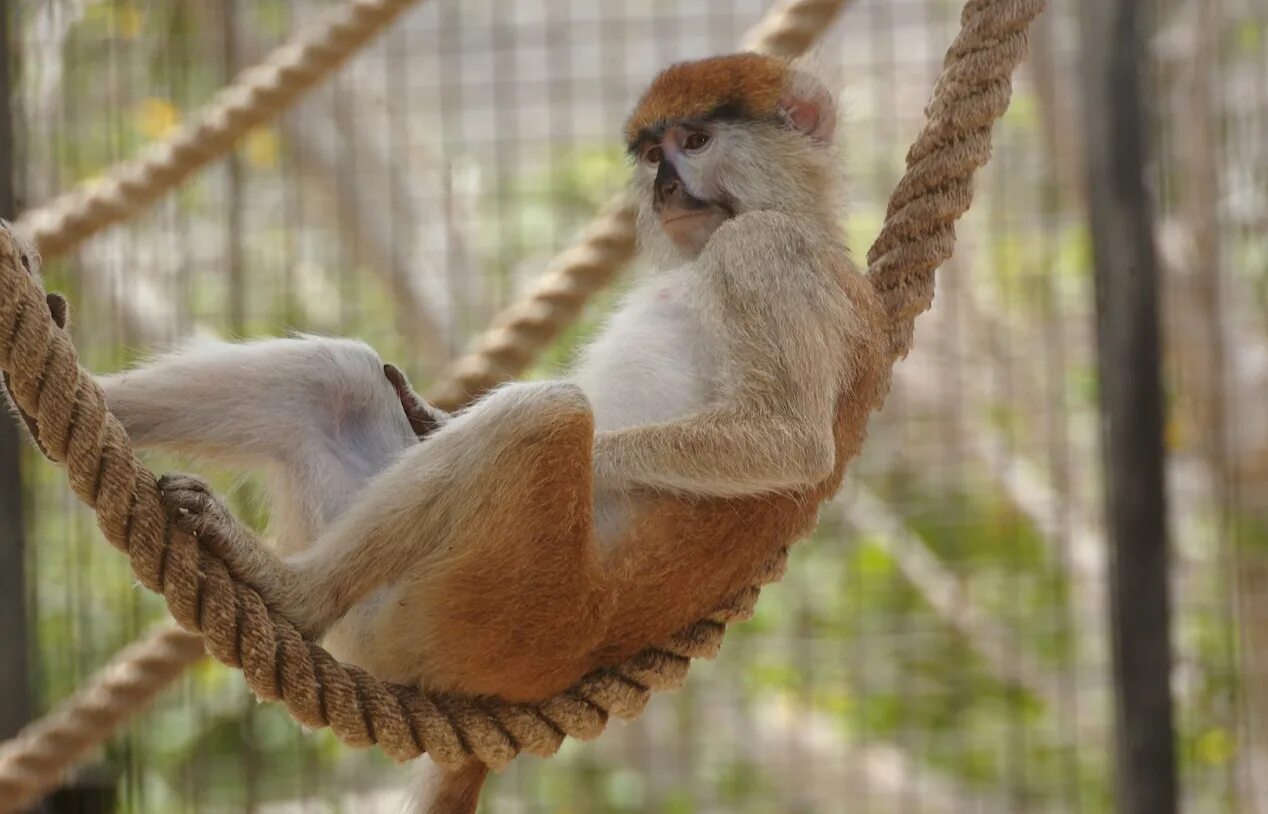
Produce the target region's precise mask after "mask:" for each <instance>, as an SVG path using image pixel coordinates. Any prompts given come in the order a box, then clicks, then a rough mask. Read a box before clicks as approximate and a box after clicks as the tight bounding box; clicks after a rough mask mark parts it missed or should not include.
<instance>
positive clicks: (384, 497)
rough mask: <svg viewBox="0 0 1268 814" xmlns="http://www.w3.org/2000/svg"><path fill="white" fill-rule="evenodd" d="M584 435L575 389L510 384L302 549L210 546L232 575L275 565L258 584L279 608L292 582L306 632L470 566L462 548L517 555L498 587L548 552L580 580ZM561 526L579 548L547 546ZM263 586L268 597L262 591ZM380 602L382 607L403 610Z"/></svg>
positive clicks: (490, 557) (585, 532)
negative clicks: (268, 558) (400, 588)
mask: <svg viewBox="0 0 1268 814" xmlns="http://www.w3.org/2000/svg"><path fill="white" fill-rule="evenodd" d="M592 440H593V420H592V418H591V415H590V410H589V405H588V403H587V402H586V399H585V396H584V395H583V394H582V393H581V391H580V390H578V389H577V388H576V387H574V386H572V385H568V384H562V383H551V382H547V383H532V384H518V385H511V386H509V387H505V388H502V389H500V390H498V391H495V392H493V393H491V394H490V395H488V396H487V397H485V399H483V400H482V401H481V402H479V403H478V404H476V405H475V406H474V407H473V408H471V409H469V410H468V411H466V412H464V413H461V414H459V415H457V416H455V417H454V418H453V419H452V420H450V421H449V422H448V423H446V424H445V425H444V426H443V427H441V428H440V429H439V430H437V431H436V432H435V433H433V434H432V435H430V436H429V437H428V438H426V439H425V440H424V441H423V442H422V443H420V444H418V445H416V446H414V447H412V448H411V449H409V450H407V451H406V452H405V453H403V454H402V456H401V457H400V460H398V461H397V462H396V463H395V464H393V465H392V466H391V467H390V468H388V469H387V470H386V471H385V472H383V473H382V474H381V475H379V476H378V477H376V478H374V479H373V480H371V481H370V482H369V483H368V484H367V486H366V487H365V488H364V489H363V490H362V491H361V492H360V493H359V494H358V496H357V497H356V499H355V500H354V502H353V503H352V505H350V506H349V507H348V510H347V511H346V512H345V513H344V514H343V515H341V516H339V517H338V518H337V519H336V520H335V521H334V522H333V524H332V525H331V527H330V529H329V530H328V531H327V532H326V533H325V534H323V535H321V537H320V538H319V539H318V540H317V541H316V542H315V543H314V544H313V545H312V546H310V547H309V548H308V549H307V550H305V551H303V552H301V553H299V554H296V555H294V556H293V557H289V558H287V559H286V560H285V562H284V563H283V562H282V561H280V560H276V559H274V560H273V561H272V563H273V564H272V565H271V566H268V567H266V568H264V569H261V567H260V565H259V564H260V559H259V555H258V552H257V551H256V550H255V547H254V546H251V547H250V549H251V550H249V551H242V552H234V551H232V550H230V551H222V552H220V553H221V554H222V556H224V557H225V558H226V559H227V560H229V561H230V564H231V567H235V566H234V565H233V561H234V560H235V559H239V560H240V561H241V565H239V566H236V567H237V569H238V570H241V571H243V572H252V573H261V572H262V570H263V571H267V570H268V569H269V568H275V569H280V571H279V572H276V573H275V574H274V575H273V576H272V577H269V576H268V575H267V574H266V575H265V582H266V584H264V585H261V586H258V587H261V590H262V592H263V593H265V594H266V597H265V598H266V600H269V601H276V602H277V603H279V604H281V605H282V606H283V607H285V604H286V603H288V602H290V601H291V599H292V598H294V597H293V596H292V594H291V588H292V586H294V588H295V589H296V590H298V591H299V592H300V595H299V597H298V600H299V601H298V602H297V603H295V604H293V605H292V606H291V607H289V608H285V610H286V612H287V613H288V615H291V616H292V617H293V618H295V619H296V621H301V622H302V625H303V626H304V627H305V628H306V629H309V630H312V631H316V632H320V631H324V630H325V629H326V628H327V627H328V626H329V625H330V624H331V623H333V622H334V621H335V620H337V619H339V618H340V617H341V616H343V615H344V614H345V613H347V611H348V610H349V609H350V608H351V607H352V606H353V605H355V604H357V603H358V602H360V601H362V600H363V599H365V598H366V597H367V596H368V595H369V594H371V593H372V592H375V591H378V590H379V589H382V588H385V587H388V586H392V585H394V584H398V583H399V584H402V585H404V584H409V585H411V586H413V587H411V588H410V590H411V591H414V590H418V591H423V590H431V589H433V588H435V587H436V585H437V581H438V580H440V579H442V577H443V575H444V574H446V573H450V572H453V571H454V570H455V569H459V568H469V567H471V563H469V562H468V561H467V560H466V559H465V557H466V556H467V554H468V553H469V552H470V551H473V550H476V551H480V552H483V553H482V555H481V556H483V557H484V558H485V560H486V561H487V562H488V563H489V565H490V568H492V569H494V570H498V571H499V573H500V563H501V562H505V561H507V560H508V558H511V559H514V558H516V557H518V558H519V560H518V561H517V562H518V564H516V565H513V566H508V567H514V568H516V569H519V571H520V573H518V574H516V573H511V574H507V575H506V576H505V580H506V581H507V583H508V584H509V583H510V582H512V581H514V580H516V579H520V578H523V577H525V576H528V575H531V574H533V573H534V569H535V568H540V567H546V566H550V567H552V568H554V567H556V564H555V563H554V560H552V557H561V558H565V559H569V565H568V567H566V568H565V567H563V566H560V568H562V570H564V571H566V572H567V571H571V573H563V574H561V575H558V578H559V579H562V580H563V581H564V582H569V581H571V580H574V579H576V578H589V576H591V575H592V572H593V571H594V570H595V567H597V566H595V567H592V566H594V563H593V562H590V561H587V562H585V563H580V562H575V561H574V560H576V558H577V557H578V556H582V555H584V556H589V557H591V558H593V551H592V548H593V546H592V545H591V543H590V540H589V529H590V515H591V491H590V489H591V487H590V481H591V472H590V445H591V443H592ZM560 535H563V536H565V537H567V538H568V540H569V543H570V544H571V543H573V542H574V541H583V542H584V545H582V544H581V543H577V544H575V545H572V546H571V547H568V546H563V545H560V546H555V547H554V548H551V547H550V545H549V541H550V540H552V539H555V538H557V537H560ZM528 538H531V539H528ZM574 549H575V550H574ZM578 552H581V554H579V553H578ZM498 578H499V579H501V578H502V577H501V576H499V577H498ZM270 584H272V585H276V587H277V591H276V593H277V594H278V595H277V596H272V597H271V596H269V595H268V594H269V588H270ZM455 590H457V589H455ZM390 604H391V607H390V608H388V609H387V610H386V611H385V612H388V613H395V612H397V611H395V610H394V609H395V608H397V607H403V606H398V605H397V604H396V603H390ZM363 666H366V667H367V668H368V667H369V666H370V665H369V664H364V665H363Z"/></svg>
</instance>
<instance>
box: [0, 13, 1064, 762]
mask: <svg viewBox="0 0 1268 814" xmlns="http://www.w3.org/2000/svg"><path fill="white" fill-rule="evenodd" d="M1043 5H1044V2H1043V0H970V2H969V3H968V4H967V5H966V7H965V11H964V14H963V16H962V23H963V31H962V32H961V34H960V36H959V37H958V38H957V39H956V41H955V43H954V44H953V46H952V48H951V50H950V51H949V53H948V56H947V61H946V64H945V67H944V71H943V75H942V78H941V79H940V80H939V82H938V84H937V85H936V87H935V91H934V96H933V99H932V101H931V102H930V104H929V106H928V108H927V113H928V116H929V123H928V125H927V126H926V127H925V129H924V131H922V133H921V136H920V137H919V138H918V139H917V143H916V146H915V147H913V149H912V151H911V153H910V154H909V156H908V170H907V173H906V175H905V176H904V178H903V180H902V181H901V182H900V183H899V186H898V189H897V190H896V192H895V194H894V196H893V199H892V201H891V206H890V209H889V215H888V218H887V221H886V225H885V228H884V229H883V230H882V233H881V237H880V238H878V241H877V244H876V246H875V247H873V250H872V252H871V253H869V262H870V263H871V264H872V267H871V268H870V269H869V277H870V279H871V280H872V281H873V283H874V285H876V287H877V289H878V291H880V292H881V294H882V296H883V297H884V298H885V303H886V307H887V310H888V312H889V314H890V317H891V326H890V327H891V347H892V349H893V351H894V354H895V359H896V358H898V356H900V355H901V354H903V353H905V352H906V350H907V348H908V347H909V346H910V336H911V326H912V323H913V321H914V319H915V316H916V315H917V314H918V313H920V312H921V311H922V310H924V309H925V308H927V307H928V305H929V302H930V299H931V295H932V275H933V271H934V269H936V267H937V265H938V264H939V263H940V262H941V260H943V259H945V258H946V257H947V256H949V255H950V252H951V249H952V248H953V244H954V228H953V224H954V221H955V219H956V218H958V217H959V215H960V214H962V213H963V212H964V211H965V210H966V209H967V207H968V204H969V201H970V199H971V192H972V190H971V179H972V175H973V173H974V171H975V170H976V168H977V167H979V166H981V165H982V164H984V163H985V161H986V160H987V158H988V157H989V152H990V150H989V138H990V125H991V123H992V122H993V121H994V119H996V118H998V116H999V115H1002V113H1003V111H1004V110H1005V109H1006V107H1007V102H1008V97H1009V93H1010V82H1009V77H1010V75H1011V72H1012V70H1013V69H1014V68H1015V67H1016V65H1017V63H1018V62H1019V61H1020V59H1021V58H1022V56H1023V55H1024V52H1025V44H1026V28H1027V26H1028V24H1029V22H1030V21H1031V20H1032V19H1033V18H1034V17H1035V16H1036V15H1037V14H1038V13H1039V12H1040V11H1041V9H1042V7H1043ZM0 368H3V369H4V370H5V371H6V372H8V373H10V375H11V377H12V381H13V393H14V397H15V399H16V400H17V402H18V406H19V407H21V408H22V409H23V410H25V411H27V412H28V413H30V414H32V415H34V416H35V417H36V418H37V420H38V426H39V432H40V441H41V443H42V445H43V446H44V448H45V449H46V450H47V451H48V453H49V455H50V457H52V458H53V459H54V460H59V461H65V462H66V464H67V471H68V478H69V480H70V482H71V485H72V488H74V490H75V492H76V494H78V495H79V496H80V497H81V499H83V500H84V501H85V502H86V503H88V504H89V505H91V506H93V507H94V509H95V510H96V511H97V515H98V523H99V525H100V526H101V528H102V531H103V533H104V534H105V536H106V538H107V540H109V541H110V542H111V543H112V544H113V545H115V546H116V547H118V548H120V549H121V550H122V551H124V552H126V553H127V554H128V556H129V558H130V560H131V563H132V566H133V571H134V573H135V574H136V576H137V578H138V579H139V580H140V581H141V582H142V584H144V585H145V586H146V587H147V588H150V589H151V590H154V591H157V592H160V593H162V594H163V595H164V598H165V599H166V601H167V604H168V608H169V610H170V611H171V612H172V615H173V616H174V617H175V618H176V620H177V621H178V623H180V624H181V625H182V626H184V627H186V628H188V629H190V630H198V631H201V632H202V634H203V636H204V637H205V642H206V646H207V648H208V650H209V651H210V652H211V653H212V654H213V655H214V656H215V657H216V658H218V659H220V660H221V661H223V662H225V663H226V664H229V665H231V666H234V667H240V668H241V669H242V670H243V673H244V675H245V677H246V680H247V683H248V685H249V686H250V687H251V689H252V690H253V691H254V692H255V693H256V695H257V696H258V697H260V698H262V699H265V700H280V701H282V702H284V703H285V704H286V705H287V708H288V710H289V711H290V712H291V714H292V715H293V716H294V717H295V718H296V719H297V720H299V721H300V722H301V723H303V724H305V725H307V726H311V727H319V726H327V725H328V726H330V727H331V728H332V729H333V730H334V731H335V733H336V735H337V736H338V737H339V738H340V739H341V740H344V741H345V742H347V743H349V744H352V745H358V746H363V745H368V744H370V743H378V744H380V745H381V746H382V747H383V748H384V750H385V751H386V752H387V753H388V754H389V755H391V756H392V757H394V758H396V759H406V758H410V757H413V756H415V755H417V754H419V753H420V752H422V751H427V752H429V753H431V755H432V756H433V757H434V758H435V759H436V760H437V761H438V762H440V763H442V764H455V763H457V762H460V761H462V760H465V759H467V758H468V757H469V756H472V755H474V756H475V757H478V758H479V759H481V760H483V761H484V762H486V763H488V764H489V765H491V766H495V767H496V766H501V765H503V764H505V763H506V762H507V761H509V760H510V759H511V758H512V757H514V756H515V754H516V753H518V752H519V751H521V750H523V751H528V752H530V753H533V754H540V755H546V754H551V753H553V751H554V750H555V749H556V748H557V747H558V745H559V743H560V742H561V741H562V739H563V737H564V736H565V735H573V736H575V737H579V738H589V737H594V736H596V735H597V734H598V733H599V732H600V731H601V730H602V728H603V726H604V724H605V722H606V719H607V716H608V715H609V714H612V715H617V716H620V717H631V716H633V715H636V714H637V713H638V711H639V710H641V708H642V706H643V704H645V703H646V700H647V695H648V692H649V691H650V690H656V689H664V688H668V687H673V686H677V685H678V684H680V683H681V681H682V680H683V677H684V676H685V673H686V669H687V664H688V660H689V659H690V658H695V657H709V656H711V655H713V654H714V653H715V652H716V651H717V648H718V647H719V646H720V643H721V637H722V633H723V631H724V629H725V625H726V624H728V623H730V622H731V621H735V620H738V619H743V618H746V617H747V616H748V615H749V614H751V612H752V606H753V603H754V602H755V601H756V597H757V591H758V589H757V587H753V588H750V589H747V590H745V591H743V592H741V593H740V594H738V595H736V596H735V597H731V598H730V599H729V600H727V601H726V602H724V603H723V604H722V606H721V607H720V608H719V610H717V611H716V612H715V613H713V614H711V615H710V616H709V617H708V618H707V619H703V620H701V621H700V622H698V623H696V624H694V625H692V626H690V627H689V628H687V629H685V630H684V631H682V632H680V633H679V634H678V635H676V636H675V637H674V638H673V639H672V640H671V641H670V642H667V643H665V644H663V645H661V646H660V647H654V648H649V649H647V650H645V651H643V652H642V653H640V654H638V655H637V656H635V657H634V658H632V659H630V660H628V661H626V662H624V663H622V664H620V665H617V666H616V667H613V668H609V669H605V670H600V671H596V672H595V673H593V674H591V675H589V676H586V677H585V678H584V679H582V680H581V681H580V682H578V684H577V685H575V686H574V687H573V688H571V689H570V690H568V691H567V692H565V693H563V694H561V695H560V696H557V697H555V698H552V699H549V700H547V701H544V702H541V703H537V704H506V703H503V702H499V701H496V700H494V699H479V698H465V697H454V696H440V695H433V694H425V693H421V692H419V691H418V690H417V689H416V688H413V687H404V686H400V685H393V684H386V683H383V682H379V681H377V680H376V679H374V678H373V677H371V676H369V675H368V674H367V673H365V672H364V671H362V670H360V669H358V668H356V667H352V666H349V665H342V664H339V663H338V662H336V661H334V659H333V658H332V657H331V656H330V655H329V654H328V653H326V652H325V650H323V649H322V648H320V647H319V646H317V645H315V644H313V643H311V642H305V641H303V639H302V638H301V637H300V636H299V635H298V633H297V631H296V630H295V628H294V626H293V625H291V624H290V623H289V622H288V621H287V620H285V619H281V618H277V617H272V618H271V617H270V615H269V613H268V611H267V609H266V608H265V607H264V605H263V602H262V601H261V599H260V597H259V595H258V594H257V593H256V592H255V591H254V590H253V589H251V588H250V587H249V586H245V585H240V584H235V583H234V582H233V581H232V580H231V579H230V577H229V575H228V573H227V571H226V569H225V567H224V564H223V563H222V562H220V561H219V560H218V559H217V558H215V557H214V556H212V555H211V554H209V553H207V552H205V551H201V550H199V548H198V546H197V544H196V543H195V541H194V540H192V539H191V538H190V537H188V536H187V535H185V534H184V533H182V532H180V531H179V530H178V529H175V528H173V527H171V526H170V525H169V524H168V523H167V519H166V517H165V516H164V513H163V509H162V506H161V504H160V501H159V497H158V492H157V488H156V486H155V480H154V476H153V474H152V473H150V472H149V471H148V470H146V469H145V468H144V467H142V466H141V465H140V463H139V462H138V461H136V459H135V458H134V457H133V455H132V450H131V447H130V444H129V442H128V440H127V437H126V435H125V434H124V432H123V430H122V428H121V427H120V426H119V424H118V422H117V421H116V420H115V419H114V418H113V416H111V415H109V413H108V412H107V411H106V409H105V406H104V401H103V399H102V396H101V392H100V390H99V389H98V388H97V386H96V385H95V383H94V382H93V381H92V379H91V376H90V375H89V374H88V373H87V372H85V371H82V370H80V369H79V367H78V364H77V359H76V356H75V351H74V348H73V346H72V345H71V343H70V340H69V338H68V337H66V335H65V334H64V333H63V332H61V331H60V330H59V329H58V328H57V327H56V326H55V325H54V324H53V323H52V321H51V319H50V317H49V315H48V311H47V308H46V306H45V302H44V295H43V291H42V289H41V288H40V286H39V285H38V282H37V281H36V280H35V279H34V278H32V277H31V276H30V275H28V274H27V273H26V272H25V270H24V268H23V265H22V262H21V258H20V257H19V256H18V252H17V248H16V246H15V244H14V243H13V241H12V237H11V235H9V234H8V233H7V231H5V232H2V233H0ZM785 561H786V551H784V552H781V554H780V556H779V557H777V558H776V559H775V560H774V561H772V562H771V563H769V564H768V566H767V568H766V569H765V573H764V574H763V577H762V579H761V580H759V582H762V583H763V584H764V583H765V582H768V581H771V580H773V579H777V578H778V577H779V576H780V575H781V574H782V570H783V567H784V563H785Z"/></svg>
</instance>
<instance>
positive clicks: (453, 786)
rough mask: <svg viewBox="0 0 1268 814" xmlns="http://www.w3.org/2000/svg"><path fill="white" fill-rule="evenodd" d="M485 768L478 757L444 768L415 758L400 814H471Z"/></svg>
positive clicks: (426, 758)
mask: <svg viewBox="0 0 1268 814" xmlns="http://www.w3.org/2000/svg"><path fill="white" fill-rule="evenodd" d="M488 776H489V767H488V766H486V765H484V764H483V763H481V762H480V761H478V760H472V761H471V762H469V763H467V764H465V765H463V766H461V767H459V768H457V769H444V768H441V767H440V766H438V765H437V764H436V763H435V761H433V760H432V759H431V758H429V757H421V758H419V759H418V761H417V763H416V765H415V768H414V781H413V782H412V783H411V784H410V793H409V796H408V797H407V798H406V800H405V805H404V807H403V808H402V814H475V810H476V806H477V805H478V804H479V802H480V790H481V789H482V788H483V787H484V780H485V778H486V777H488Z"/></svg>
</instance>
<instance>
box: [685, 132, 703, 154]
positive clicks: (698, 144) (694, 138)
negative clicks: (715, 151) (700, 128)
mask: <svg viewBox="0 0 1268 814" xmlns="http://www.w3.org/2000/svg"><path fill="white" fill-rule="evenodd" d="M708 143H709V134H708V133H700V132H696V133H692V134H691V135H689V136H687V139H686V140H685V141H684V142H683V143H682V146H683V147H685V148H686V149H688V150H699V149H701V148H702V147H704V146H705V145H706V144H708Z"/></svg>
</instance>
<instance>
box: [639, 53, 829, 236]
mask: <svg viewBox="0 0 1268 814" xmlns="http://www.w3.org/2000/svg"><path fill="white" fill-rule="evenodd" d="M835 120H836V114H835V105H834V104H833V100H832V96H831V94H830V93H828V91H827V89H826V87H825V86H824V85H823V84H822V83H821V82H820V81H819V80H818V79H816V78H815V77H814V76H812V75H811V74H809V73H807V72H805V71H802V70H799V69H798V68H795V67H793V66H792V65H790V64H789V63H787V62H785V61H783V60H780V59H777V58H774V57H768V56H761V55H758V54H751V53H746V54H731V55H729V56H721V57H711V58H709V59H703V60H697V61H694V62H682V63H678V64H677V65H672V66H670V67H669V68H666V69H665V70H664V71H662V72H661V73H660V74H659V75H658V76H657V77H656V79H655V80H653V82H652V84H651V86H650V87H648V89H647V91H646V92H645V93H644V94H643V96H642V98H641V99H640V100H639V102H638V104H637V105H636V106H635V108H634V111H633V113H631V114H630V117H629V119H628V120H627V121H626V125H625V136H626V144H627V145H628V147H629V151H630V155H631V156H632V157H633V159H634V162H635V164H636V168H635V172H634V177H633V179H632V182H633V187H632V189H633V193H634V196H635V200H636V201H637V203H638V207H639V233H640V236H641V237H642V238H643V241H644V242H643V246H644V248H645V249H652V250H653V251H656V250H657V247H660V248H670V247H672V248H673V250H674V253H676V254H678V255H686V256H687V257H689V258H690V257H695V256H696V255H698V254H699V253H700V251H701V250H702V249H703V248H704V246H705V244H706V243H708V241H709V239H710V237H711V236H712V235H713V234H714V232H716V231H717V230H718V227H719V226H721V225H722V224H723V223H725V222H726V221H727V220H728V219H730V218H733V217H735V216H737V215H741V214H743V213H745V212H753V211H762V210H766V211H781V212H786V213H788V214H792V215H795V216H797V217H798V218H816V219H820V220H822V221H824V222H828V221H831V220H833V219H834V218H835V217H836V212H837V206H836V204H835V203H834V197H835V187H836V184H837V179H838V176H839V170H838V168H837V166H836V156H835V154H834V147H833V130H834V124H835ZM665 238H668V241H666V240H665Z"/></svg>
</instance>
